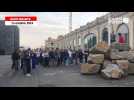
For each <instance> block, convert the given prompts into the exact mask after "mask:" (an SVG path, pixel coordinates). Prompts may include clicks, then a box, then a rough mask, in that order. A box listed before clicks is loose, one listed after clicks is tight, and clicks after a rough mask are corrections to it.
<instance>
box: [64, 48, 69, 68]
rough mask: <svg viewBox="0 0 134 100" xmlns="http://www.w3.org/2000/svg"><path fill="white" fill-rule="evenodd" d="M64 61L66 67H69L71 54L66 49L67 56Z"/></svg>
mask: <svg viewBox="0 0 134 100" xmlns="http://www.w3.org/2000/svg"><path fill="white" fill-rule="evenodd" d="M64 57H65V58H64V59H65V66H68V64H69V53H68V50H67V49H65V55H64Z"/></svg>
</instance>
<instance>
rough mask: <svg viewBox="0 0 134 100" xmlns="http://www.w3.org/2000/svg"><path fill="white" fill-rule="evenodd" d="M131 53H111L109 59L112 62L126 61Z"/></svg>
mask: <svg viewBox="0 0 134 100" xmlns="http://www.w3.org/2000/svg"><path fill="white" fill-rule="evenodd" d="M130 56H131V53H130V52H129V51H122V52H111V53H110V58H111V59H112V60H120V59H128V58H130Z"/></svg>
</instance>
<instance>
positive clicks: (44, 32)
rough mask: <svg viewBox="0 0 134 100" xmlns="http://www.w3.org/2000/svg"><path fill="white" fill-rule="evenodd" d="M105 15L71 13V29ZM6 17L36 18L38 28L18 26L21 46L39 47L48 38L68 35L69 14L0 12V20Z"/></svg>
mask: <svg viewBox="0 0 134 100" xmlns="http://www.w3.org/2000/svg"><path fill="white" fill-rule="evenodd" d="M106 13H108V12H73V13H72V16H73V17H72V29H73V30H74V29H76V28H79V27H80V26H82V25H85V24H86V23H87V22H91V21H93V20H95V19H96V17H100V16H103V15H105V14H106ZM7 15H10V16H14V15H17V16H18V15H23V16H37V17H38V21H39V23H38V26H30V25H21V26H19V28H20V45H21V46H29V47H32V48H36V47H40V46H42V45H43V44H44V41H45V40H46V39H47V38H48V37H52V38H57V36H58V35H64V34H66V33H68V25H69V12H0V16H1V17H0V19H2V18H3V16H7Z"/></svg>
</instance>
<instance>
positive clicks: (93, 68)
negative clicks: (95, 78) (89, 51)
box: [81, 64, 101, 74]
mask: <svg viewBox="0 0 134 100" xmlns="http://www.w3.org/2000/svg"><path fill="white" fill-rule="evenodd" d="M100 68H101V65H98V64H81V73H82V74H96V73H98V72H99V70H100Z"/></svg>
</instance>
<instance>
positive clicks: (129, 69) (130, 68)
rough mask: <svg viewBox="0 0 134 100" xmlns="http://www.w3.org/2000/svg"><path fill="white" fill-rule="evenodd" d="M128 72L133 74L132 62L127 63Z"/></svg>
mask: <svg viewBox="0 0 134 100" xmlns="http://www.w3.org/2000/svg"><path fill="white" fill-rule="evenodd" d="M128 74H134V63H131V62H129V63H128Z"/></svg>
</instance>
